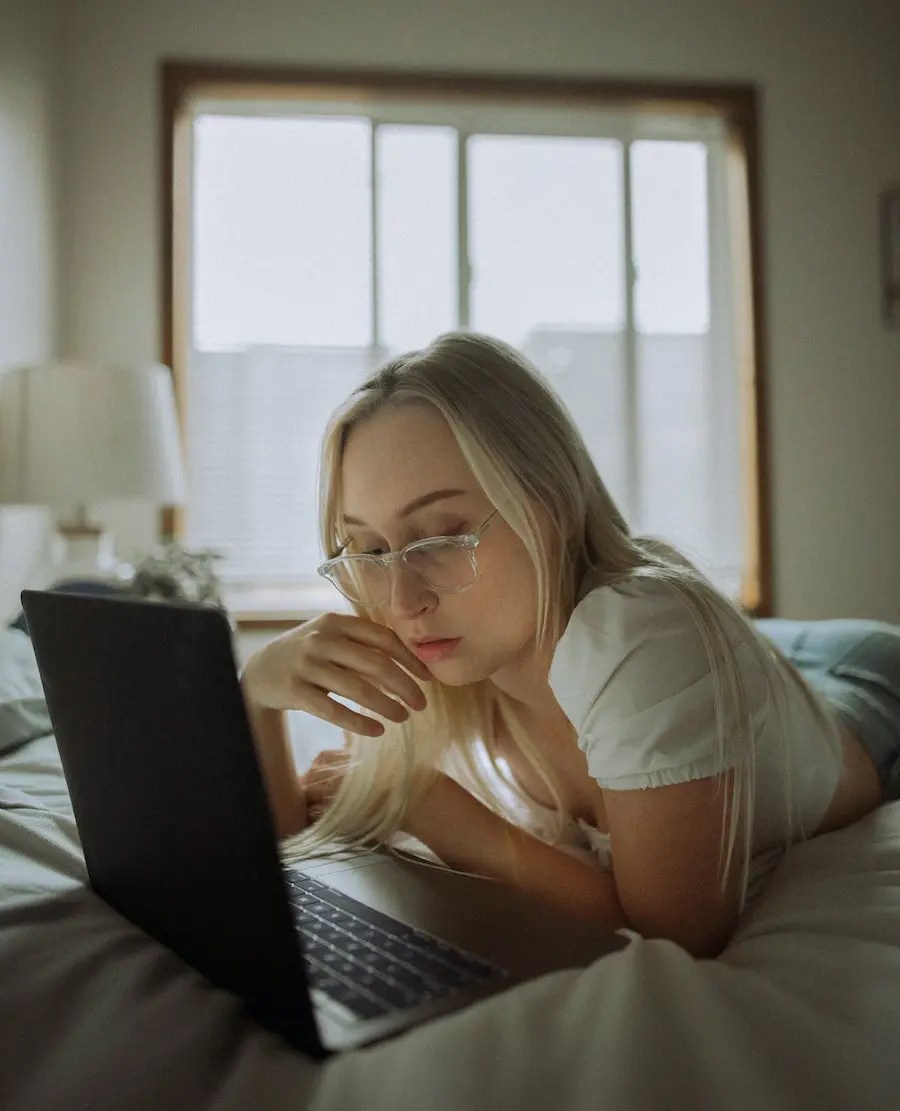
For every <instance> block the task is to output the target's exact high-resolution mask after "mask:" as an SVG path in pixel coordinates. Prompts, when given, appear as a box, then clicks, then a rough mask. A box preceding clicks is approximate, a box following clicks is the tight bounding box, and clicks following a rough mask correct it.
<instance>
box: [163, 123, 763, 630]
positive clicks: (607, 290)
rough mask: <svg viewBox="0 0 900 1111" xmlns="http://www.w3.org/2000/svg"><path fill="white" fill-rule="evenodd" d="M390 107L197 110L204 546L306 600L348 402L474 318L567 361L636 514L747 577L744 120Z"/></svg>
mask: <svg viewBox="0 0 900 1111" xmlns="http://www.w3.org/2000/svg"><path fill="white" fill-rule="evenodd" d="M365 108H366V110H365V112H363V111H361V106H360V108H359V109H357V110H354V107H353V106H351V107H350V108H348V105H347V103H346V102H345V103H344V104H342V105H329V104H326V103H322V104H318V105H310V106H309V107H308V109H307V110H305V111H304V112H303V113H302V114H301V113H299V112H298V111H297V105H296V103H295V104H294V105H293V106H288V105H278V104H268V105H262V104H260V105H256V106H255V107H254V109H253V111H252V112H251V111H250V110H249V109H243V110H242V112H241V113H240V114H237V113H235V111H234V109H233V108H232V109H226V108H223V107H222V106H216V105H213V104H198V105H197V106H196V110H195V118H194V123H193V159H192V166H193V201H192V219H191V226H192V228H193V237H192V244H191V255H192V276H193V281H192V300H191V305H190V311H189V315H190V319H191V336H192V345H191V351H190V356H189V360H188V367H187V374H186V376H185V382H186V390H187V397H186V398H185V402H186V405H185V408H186V412H187V417H188V427H187V431H188V436H187V445H188V469H189V486H190V495H189V504H188V506H187V509H186V515H185V531H186V539H187V541H188V543H189V544H191V545H195V546H204V547H210V548H214V549H216V550H218V551H220V552H221V553H222V555H223V557H224V558H223V563H222V574H223V578H224V579H225V580H226V583H227V584H229V585H230V586H231V587H232V588H233V589H234V590H235V591H237V590H242V591H243V596H244V597H246V598H251V597H253V596H254V592H255V595H256V596H257V599H258V598H259V597H262V596H263V595H265V596H266V597H267V598H268V599H269V604H268V606H267V607H266V608H272V602H271V600H272V599H276V605H277V599H279V598H280V599H282V600H283V601H284V604H286V605H292V606H294V607H296V605H297V599H298V598H300V597H302V596H303V592H304V590H308V589H312V588H315V587H316V583H317V580H316V579H315V567H316V566H317V564H318V563H319V561H320V560H321V558H322V553H321V550H320V548H319V542H318V521H317V504H316V503H317V483H316V479H317V475H316V466H317V459H318V450H319V444H320V440H321V436H322V432H323V430H324V427H325V423H326V421H327V418H328V416H329V415H330V413H331V412H332V411H333V409H334V408H335V407H336V406H337V405H338V404H339V403H340V402H341V401H343V400H344V399H345V398H346V396H347V395H348V394H349V393H350V392H351V390H352V389H353V388H354V387H355V386H356V385H357V384H359V383H360V382H361V381H362V380H363V379H364V377H365V376H366V375H367V374H368V373H369V372H370V371H371V369H372V368H373V366H375V365H376V364H377V363H378V362H380V361H381V360H382V359H383V358H385V357H386V356H387V355H389V354H393V353H399V352H402V351H406V350H409V349H411V348H414V347H419V346H422V345H424V344H426V343H427V342H429V340H431V339H432V338H434V336H436V335H437V334H439V333H440V332H442V331H446V330H448V329H451V328H458V327H466V328H472V329H475V330H478V331H485V332H489V333H492V334H495V335H497V336H500V337H501V338H503V339H505V340H508V341H509V342H510V343H512V344H514V345H515V346H516V347H518V348H520V349H521V350H522V351H523V352H524V353H525V354H526V355H528V356H529V357H530V358H531V359H532V360H533V361H534V362H535V363H536V364H537V365H538V367H539V368H540V369H541V370H542V371H543V372H544V373H545V374H546V375H547V377H548V378H549V379H550V381H551V383H552V385H553V386H554V388H555V389H556V390H557V392H558V393H559V394H560V395H561V397H562V398H563V400H564V402H565V403H566V405H567V406H568V408H569V410H570V412H571V413H572V415H573V417H574V419H575V421H576V423H577V424H578V425H579V427H580V429H581V431H582V433H583V435H584V437H585V439H586V441H587V443H588V446H589V448H590V450H591V452H592V454H593V457H594V459H595V461H596V463H597V465H598V468H599V470H600V473H601V475H602V476H603V478H604V480H605V481H606V483H607V485H608V486H609V488H610V490H611V492H612V494H613V496H614V497H615V498H616V500H617V501H618V503H619V505H620V507H621V508H622V510H623V512H624V514H625V516H626V518H627V519H628V520H629V523H630V525H631V527H632V528H633V529H634V530H635V531H641V532H650V533H656V534H659V535H662V536H664V537H666V538H667V539H669V540H671V541H672V542H674V543H675V544H676V545H679V546H681V547H682V548H683V549H684V550H686V552H687V553H688V554H689V555H690V556H691V557H692V558H694V559H695V560H697V561H699V562H700V564H701V565H702V566H703V568H704V569H705V570H706V571H707V572H708V573H710V574H711V575H712V576H713V578H714V579H716V580H717V581H718V582H719V584H720V585H721V586H722V587H723V588H724V589H726V590H727V591H729V592H730V593H732V594H736V593H737V590H738V587H739V582H740V573H741V562H742V552H743V539H744V538H743V536H742V522H743V519H744V518H743V513H742V506H741V497H740V492H741V474H740V466H741V461H740V454H739V445H740V435H739V431H740V426H739V418H740V414H739V411H738V404H737V397H738V391H737V363H736V357H735V352H734V350H733V348H734V342H733V334H734V320H733V317H734V308H733V303H732V302H733V298H732V297H731V295H730V289H729V283H730V273H731V270H730V266H729V259H730V253H731V252H732V251H733V249H734V248H733V245H732V244H730V243H729V240H728V235H729V229H728V225H727V222H726V220H725V215H724V213H725V211H726V205H725V173H724V153H723V152H724V142H725V140H724V133H723V130H722V127H721V125H720V124H719V123H718V121H717V120H715V119H713V118H711V117H710V118H699V117H698V118H690V119H683V120H682V119H677V118H674V117H667V118H665V119H654V118H652V117H650V116H646V117H642V116H640V115H639V114H636V113H634V112H625V111H622V112H620V113H610V112H605V113H603V114H600V113H598V112H588V111H586V110H580V111H577V112H576V111H575V110H573V109H562V108H560V109H554V110H550V109H541V110H538V108H536V107H534V106H532V107H531V108H530V109H529V108H527V107H526V106H521V107H518V108H516V109H513V108H511V107H510V106H508V105H506V106H499V105H494V106H491V105H490V104H488V103H485V104H484V105H482V106H481V107H480V108H479V109H478V111H475V110H474V109H473V108H471V106H470V107H469V108H468V109H467V110H466V111H465V113H464V114H460V113H461V110H460V109H458V108H455V107H454V106H452V105H444V106H440V105H430V106H426V107H422V106H418V105H417V106H409V107H408V108H407V109H406V110H405V111H404V109H403V107H402V106H398V105H397V104H396V103H393V104H391V105H390V106H378V105H376V104H367V105H366V106H365ZM457 117H458V118H457ZM322 590H323V587H322V586H321V583H319V585H318V589H317V592H316V593H315V595H309V597H310V598H312V599H314V600H313V601H312V603H311V604H312V605H313V607H314V606H315V605H316V603H317V602H320V601H323V600H324V598H325V595H324V594H323V593H322ZM324 590H325V591H326V592H327V591H328V590H329V588H327V587H325V588H324ZM327 597H328V601H327V603H326V604H328V605H329V606H331V605H333V604H334V601H335V598H334V597H332V596H331V594H330V593H329V594H328V595H327ZM258 605H259V602H258V600H257V606H258ZM250 608H255V607H254V606H253V605H252V604H250Z"/></svg>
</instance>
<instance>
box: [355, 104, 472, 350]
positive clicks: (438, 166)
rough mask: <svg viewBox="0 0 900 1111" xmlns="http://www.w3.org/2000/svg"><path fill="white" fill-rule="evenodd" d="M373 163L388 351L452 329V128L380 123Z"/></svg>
mask: <svg viewBox="0 0 900 1111" xmlns="http://www.w3.org/2000/svg"><path fill="white" fill-rule="evenodd" d="M375 134H376V140H375V142H376V158H377V167H378V200H377V208H378V213H377V221H378V223H377V227H378V252H377V253H378V331H379V337H378V338H379V342H380V344H381V345H382V346H384V347H387V348H388V349H390V350H392V351H408V350H411V349H412V348H417V347H422V346H424V345H425V344H427V343H429V342H430V341H431V340H433V339H434V337H435V336H437V335H439V334H440V333H441V332H446V331H448V330H449V329H451V328H455V327H456V326H457V321H458V317H457V297H458V292H457V291H458V273H459V270H458V262H457V242H458V239H457V233H456V212H457V202H456V194H457V188H456V184H457V157H456V149H457V133H456V131H455V129H453V128H450V127H400V126H387V125H386V126H383V127H379V128H378V130H377V131H376V133H375Z"/></svg>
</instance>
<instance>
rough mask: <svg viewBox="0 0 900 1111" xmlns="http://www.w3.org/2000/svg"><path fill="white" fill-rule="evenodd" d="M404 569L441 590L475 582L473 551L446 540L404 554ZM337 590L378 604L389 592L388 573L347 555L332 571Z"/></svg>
mask: <svg viewBox="0 0 900 1111" xmlns="http://www.w3.org/2000/svg"><path fill="white" fill-rule="evenodd" d="M402 564H403V567H404V569H405V570H406V571H408V572H411V573H412V574H413V575H414V576H415V577H417V578H418V579H420V580H421V581H422V582H424V583H425V585H426V586H429V587H431V589H432V590H436V591H438V592H440V593H445V594H446V593H453V592H458V591H460V590H465V588H466V587H467V586H471V585H472V583H474V582H475V559H474V557H473V553H472V552H470V551H468V550H467V549H465V548H462V547H460V545H459V544H454V543H451V542H450V541H447V540H437V541H435V542H434V543H430V544H422V545H421V547H418V548H413V549H412V550H411V551H408V552H407V553H406V556H405V557H404V559H403V561H402ZM331 575H332V578H333V580H334V582H335V585H336V586H337V587H338V589H339V590H340V591H341V592H342V593H343V594H345V595H346V596H347V597H348V598H351V599H352V600H353V601H357V602H362V603H364V604H366V605H380V604H381V603H382V602H385V601H387V599H388V598H389V597H390V594H391V583H390V572H389V571H388V569H387V568H385V567H382V566H381V564H379V563H376V561H375V560H373V559H366V558H364V557H360V556H349V557H347V558H346V559H344V560H342V561H340V562H339V563H337V564H336V565H335V566H334V567H333V568H332V572H331Z"/></svg>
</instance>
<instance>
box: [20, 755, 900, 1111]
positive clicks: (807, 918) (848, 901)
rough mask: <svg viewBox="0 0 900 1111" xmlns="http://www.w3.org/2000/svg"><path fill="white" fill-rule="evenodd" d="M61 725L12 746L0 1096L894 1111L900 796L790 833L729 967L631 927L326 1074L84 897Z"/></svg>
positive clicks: (153, 1105) (348, 1110)
mask: <svg viewBox="0 0 900 1111" xmlns="http://www.w3.org/2000/svg"><path fill="white" fill-rule="evenodd" d="M85 883H86V878H85V870H84V862H83V859H82V857H81V854H80V850H79V846H78V840H77V836H76V831H75V826H74V822H73V819H72V816H71V811H70V809H69V805H68V796H67V794H66V790H65V783H64V780H63V778H62V773H61V769H60V766H59V759H58V756H57V753H56V748H55V745H54V742H53V739H52V737H45V738H42V739H40V740H35V741H30V742H29V743H27V744H25V745H24V746H22V747H19V748H18V749H16V750H15V751H12V752H9V753H7V754H6V755H5V756H3V757H2V758H0V1107H2V1108H4V1111H19V1109H23V1111H24V1109H27V1111H55V1109H57V1108H59V1109H63V1108H65V1109H66V1111H70V1109H72V1108H116V1109H117V1111H121V1109H126V1108H127V1109H128V1111H137V1109H140V1108H147V1109H153V1111H160V1109H166V1111H170V1109H180V1108H192V1109H193V1108H216V1109H219V1108H222V1109H231V1108H234V1109H238V1108H253V1109H254V1111H267V1109H269V1108H309V1109H313V1111H353V1109H354V1108H360V1109H362V1108H365V1109H366V1111H380V1109H381V1108H384V1109H385V1111H388V1109H389V1111H403V1109H407V1108H408V1109H410V1111H412V1109H415V1111H443V1109H450V1108H465V1109H466V1111H475V1109H479V1108H486V1109H487V1108H489V1109H491V1111H499V1109H502V1108H516V1109H523V1108H525V1109H528V1108H547V1107H556V1108H575V1109H580V1108H591V1109H598V1108H612V1109H615V1111H631V1109H638V1108H640V1109H645V1108H666V1109H668V1108H678V1109H681V1108H697V1109H704V1111H705V1109H708V1108H709V1109H711V1108H720V1107H721V1108H725V1107H727V1108H729V1109H743V1108H747V1109H748V1111H749V1109H752V1111H759V1109H766V1111H773V1109H780V1108H784V1109H791V1111H796V1109H798V1108H807V1107H809V1108H817V1109H819V1111H821V1109H827V1108H835V1109H838V1108H840V1109H846V1108H854V1109H858V1108H873V1109H875V1108H878V1109H882V1108H890V1107H896V1106H900V802H895V803H891V804H889V805H886V806H883V807H882V808H881V809H879V810H878V811H876V812H875V813H874V814H871V815H869V816H868V817H866V818H864V819H863V820H862V821H860V822H858V823H856V824H855V825H853V826H851V827H849V828H847V829H844V830H840V831H837V832H836V833H832V834H828V835H826V836H823V837H819V838H816V839H814V840H813V841H811V842H808V843H806V844H803V845H798V846H796V847H795V848H794V849H793V850H792V851H791V852H790V853H788V854H787V856H786V857H785V858H784V860H783V861H782V862H781V863H780V864H779V865H778V867H777V868H776V869H775V871H774V873H773V874H772V877H771V879H770V880H769V883H768V885H767V887H766V889H765V890H764V891H763V893H762V895H761V896H760V897H759V898H758V899H757V900H756V902H755V903H754V904H753V905H752V906H751V908H750V909H749V911H748V912H747V914H746V916H745V918H744V920H743V921H742V923H741V925H740V927H739V929H738V932H737V934H736V936H735V937H734V939H733V941H732V942H731V944H730V945H729V947H728V948H727V949H726V951H725V952H724V953H723V954H722V956H720V957H719V958H718V959H717V960H714V961H697V960H694V959H693V958H692V957H690V956H689V955H688V954H687V953H685V952H684V951H683V950H681V949H679V948H678V947H677V946H676V945H674V944H672V943H670V942H667V941H661V940H651V941H645V940H644V939H642V938H641V937H639V936H638V935H637V934H634V933H631V932H629V936H630V938H631V943H630V944H629V945H628V946H627V948H625V949H624V950H622V951H621V952H618V953H615V954H612V955H610V956H608V957H605V958H603V959H602V960H600V961H598V962H597V963H596V964H594V965H593V966H592V967H590V968H587V969H584V970H581V971H568V972H561V973H555V974H553V975H550V976H545V977H543V978H541V979H540V980H537V981H533V982H532V983H530V984H526V985H523V986H520V987H518V988H516V989H513V990H512V991H509V992H507V993H505V994H504V995H502V996H498V997H495V998H493V999H491V1000H488V1001H486V1002H484V1003H481V1004H479V1005H478V1006H477V1007H473V1008H470V1009H469V1010H467V1011H464V1012H461V1013H457V1014H454V1015H451V1016H450V1017H447V1018H444V1019H440V1020H437V1021H435V1022H432V1023H430V1024H428V1025H426V1026H423V1027H420V1028H419V1029H417V1030H414V1031H412V1032H410V1033H407V1034H405V1035H404V1036H402V1037H401V1038H398V1039H396V1040H395V1041H392V1042H389V1043H385V1044H383V1045H379V1046H374V1047H371V1048H368V1049H365V1050H359V1051H356V1052H354V1053H349V1054H344V1055H342V1056H339V1057H334V1058H331V1059H330V1060H328V1061H327V1062H326V1063H324V1064H321V1065H319V1064H315V1063H313V1062H311V1061H308V1060H306V1059H305V1058H303V1057H302V1056H301V1055H300V1054H298V1053H296V1052H295V1051H293V1050H291V1049H290V1048H288V1047H287V1046H286V1045H284V1044H283V1043H281V1042H280V1041H279V1040H278V1039H277V1038H275V1037H274V1036H273V1035H271V1034H269V1033H267V1032H266V1031H264V1030H262V1029H261V1028H260V1027H258V1026H257V1025H255V1023H254V1022H253V1021H252V1020H251V1019H250V1018H248V1017H247V1016H246V1015H245V1014H244V1013H243V1011H242V1009H241V1007H240V1005H239V1003H238V1001H237V1000H235V999H234V998H232V997H231V996H229V995H228V994H226V993H225V992H223V991H221V990H219V989H217V988H215V987H213V986H212V985H210V984H207V983H206V982H205V981H204V980H203V979H202V978H201V977H200V976H198V975H197V974H196V973H195V972H194V971H193V970H192V969H190V968H187V967H186V966H184V965H183V964H182V963H181V962H180V961H179V960H178V958H176V957H175V956H174V955H173V954H171V953H169V952H168V951H167V950H165V949H164V948H162V947H161V946H160V945H158V944H157V943H156V942H154V941H152V940H151V939H149V938H147V937H145V936H144V935H143V934H141V933H140V932H139V931H138V930H136V929H135V928H134V927H133V926H131V925H130V923H128V922H126V921H125V920H123V919H122V918H120V917H119V916H118V915H117V914H116V913H115V912H114V911H113V910H112V909H111V908H109V907H108V906H107V905H106V904H105V903H103V902H102V901H101V900H99V899H98V898H97V897H96V896H94V895H93V893H92V892H91V891H90V890H89V889H87V887H86V885H85Z"/></svg>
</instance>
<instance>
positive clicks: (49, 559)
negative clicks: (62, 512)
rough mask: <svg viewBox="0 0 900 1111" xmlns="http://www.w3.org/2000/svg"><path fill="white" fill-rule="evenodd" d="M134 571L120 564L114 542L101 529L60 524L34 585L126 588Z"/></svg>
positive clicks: (90, 526)
mask: <svg viewBox="0 0 900 1111" xmlns="http://www.w3.org/2000/svg"><path fill="white" fill-rule="evenodd" d="M133 571H134V568H133V567H131V566H130V565H129V564H123V563H120V562H119V561H118V560H117V558H116V555H115V551H114V548H113V538H112V534H111V533H110V532H107V531H106V530H105V529H103V528H102V527H101V526H99V525H94V524H89V523H87V522H84V521H79V522H78V523H71V522H65V521H63V522H60V523H59V524H58V525H57V528H56V532H55V533H54V535H53V536H52V537H51V539H50V545H49V549H48V552H47V555H46V557H45V559H44V560H43V562H42V564H41V567H40V569H39V571H38V574H37V576H36V579H37V581H36V582H35V583H34V584H33V585H34V586H36V587H37V588H38V589H47V588H49V587H51V586H55V585H57V584H60V583H75V582H80V583H107V584H109V585H110V586H124V585H126V584H127V583H128V581H129V580H130V578H131V575H132V574H133Z"/></svg>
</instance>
